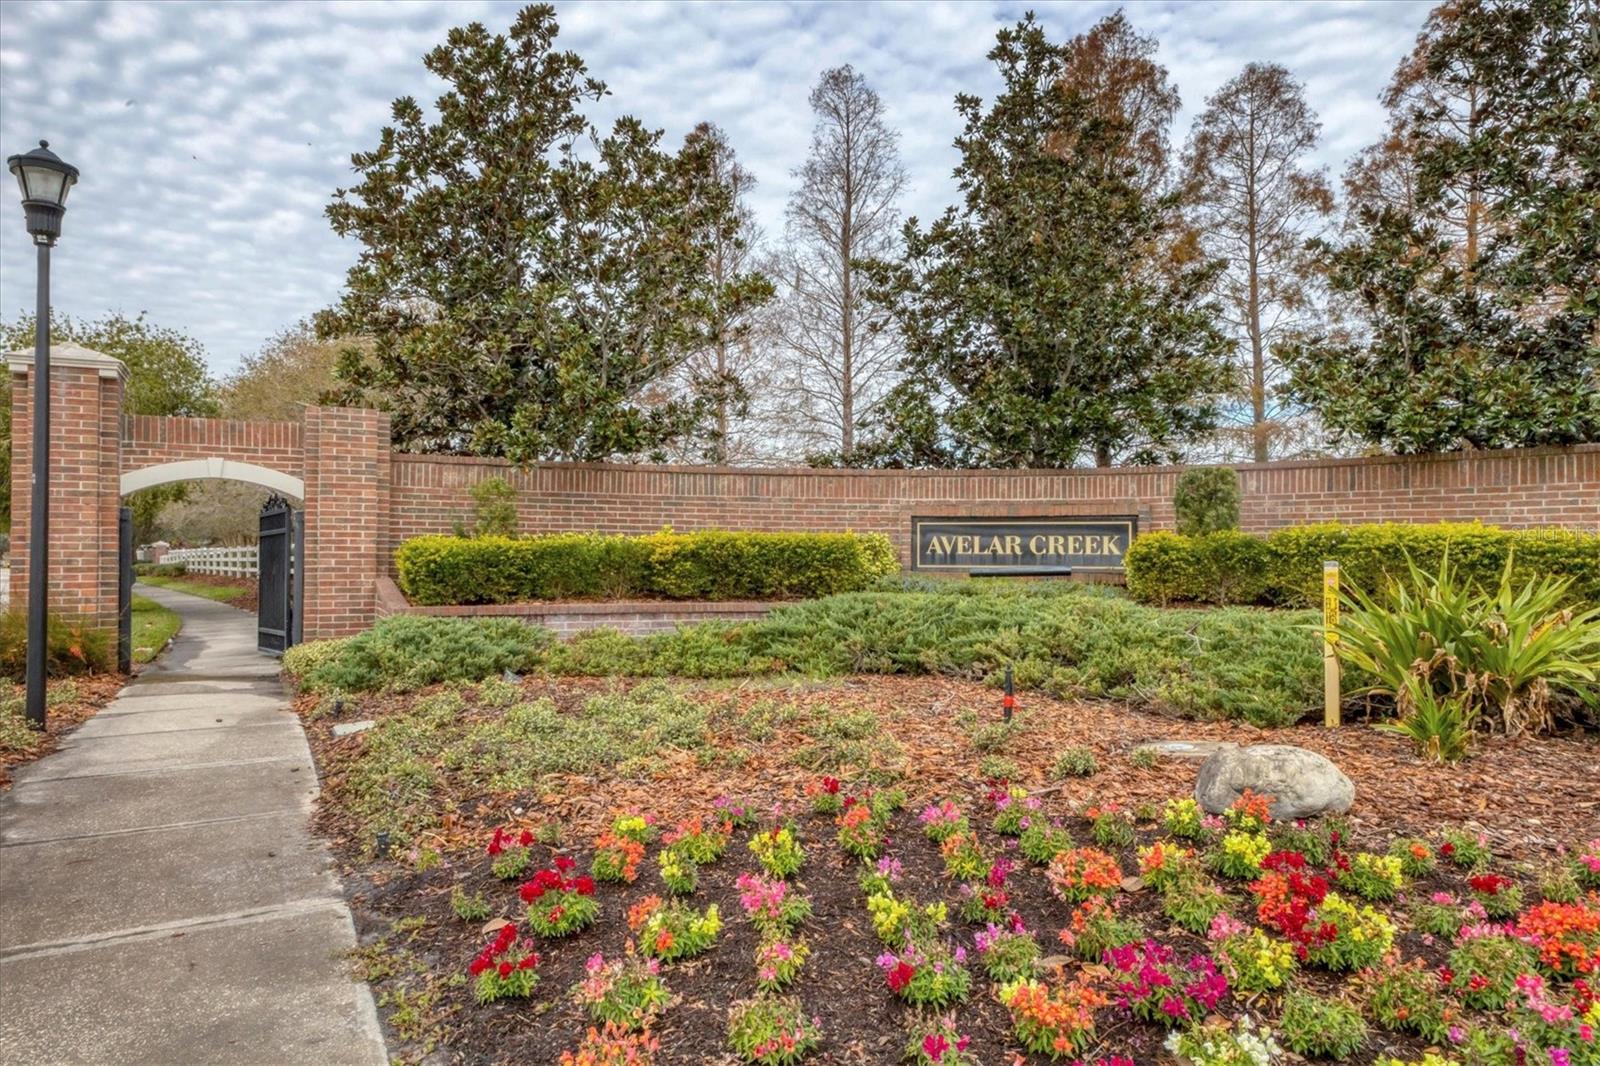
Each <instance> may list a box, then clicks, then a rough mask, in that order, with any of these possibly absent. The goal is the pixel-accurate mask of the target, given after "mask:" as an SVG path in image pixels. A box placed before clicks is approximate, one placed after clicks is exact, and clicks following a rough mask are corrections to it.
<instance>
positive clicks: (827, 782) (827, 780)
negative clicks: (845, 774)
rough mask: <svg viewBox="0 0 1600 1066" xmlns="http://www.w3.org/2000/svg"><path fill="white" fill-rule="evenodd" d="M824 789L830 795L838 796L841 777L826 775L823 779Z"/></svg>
mask: <svg viewBox="0 0 1600 1066" xmlns="http://www.w3.org/2000/svg"><path fill="white" fill-rule="evenodd" d="M822 791H824V792H826V793H827V794H828V795H830V796H837V795H838V794H839V779H838V778H837V777H824V778H823V779H822Z"/></svg>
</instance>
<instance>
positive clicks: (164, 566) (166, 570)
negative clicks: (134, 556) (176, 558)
mask: <svg viewBox="0 0 1600 1066" xmlns="http://www.w3.org/2000/svg"><path fill="white" fill-rule="evenodd" d="M133 572H134V574H135V575H136V576H138V577H183V576H184V575H185V574H187V573H188V572H189V566H188V564H187V563H134V564H133Z"/></svg>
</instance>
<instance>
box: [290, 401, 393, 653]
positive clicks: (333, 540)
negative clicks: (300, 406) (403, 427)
mask: <svg viewBox="0 0 1600 1066" xmlns="http://www.w3.org/2000/svg"><path fill="white" fill-rule="evenodd" d="M305 483H306V499H305V515H306V519H305V521H306V585H305V599H306V602H305V638H306V639H307V640H313V639H321V638H323V637H339V636H345V635H347V634H350V633H355V632H358V631H360V630H362V629H365V628H367V627H368V626H370V625H371V624H372V621H373V613H374V604H375V602H376V601H375V596H376V582H377V579H378V577H379V576H380V575H382V574H384V573H386V572H387V560H385V559H384V558H383V545H384V543H385V541H386V540H387V537H388V529H389V416H388V415H386V414H384V413H383V412H381V411H367V410H360V409H357V408H350V407H308V408H306V414H305Z"/></svg>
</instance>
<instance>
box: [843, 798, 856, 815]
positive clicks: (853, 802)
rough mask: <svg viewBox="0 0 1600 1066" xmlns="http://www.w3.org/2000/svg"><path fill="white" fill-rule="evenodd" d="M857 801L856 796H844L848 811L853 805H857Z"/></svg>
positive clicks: (845, 806) (845, 807)
mask: <svg viewBox="0 0 1600 1066" xmlns="http://www.w3.org/2000/svg"><path fill="white" fill-rule="evenodd" d="M857 802H858V801H857V800H856V798H855V797H854V796H846V797H845V798H844V809H845V810H847V811H848V810H850V809H851V808H852V807H854V806H855V805H856V803H857Z"/></svg>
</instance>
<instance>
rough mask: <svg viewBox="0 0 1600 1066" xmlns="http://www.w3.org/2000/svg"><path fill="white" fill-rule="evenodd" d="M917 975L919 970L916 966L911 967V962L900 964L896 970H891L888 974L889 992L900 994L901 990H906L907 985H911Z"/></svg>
mask: <svg viewBox="0 0 1600 1066" xmlns="http://www.w3.org/2000/svg"><path fill="white" fill-rule="evenodd" d="M916 975H917V968H916V967H915V966H913V965H911V964H910V963H909V962H901V963H898V964H897V965H896V966H895V968H894V969H892V970H890V971H889V973H888V974H887V978H888V981H889V991H891V992H894V993H896V994H898V993H899V992H900V990H901V989H903V988H905V986H906V985H909V984H910V983H911V979H912V978H913V977H915V976H916Z"/></svg>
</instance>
